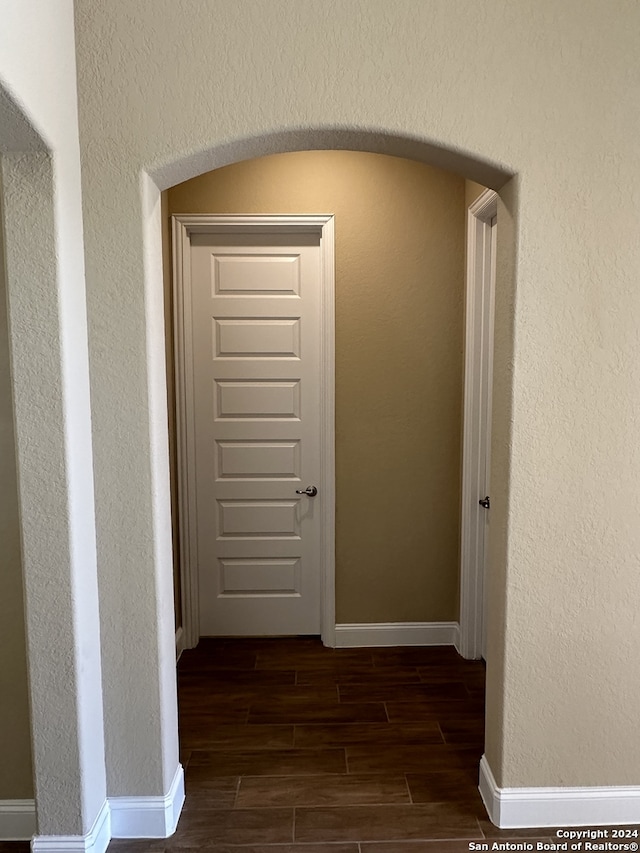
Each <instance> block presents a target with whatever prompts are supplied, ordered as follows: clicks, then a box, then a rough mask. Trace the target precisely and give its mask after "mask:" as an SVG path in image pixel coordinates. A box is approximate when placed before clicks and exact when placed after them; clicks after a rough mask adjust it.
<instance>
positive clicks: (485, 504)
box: [478, 495, 491, 509]
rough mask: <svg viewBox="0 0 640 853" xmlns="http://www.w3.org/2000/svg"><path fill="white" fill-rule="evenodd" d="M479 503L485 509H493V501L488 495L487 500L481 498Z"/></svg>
mask: <svg viewBox="0 0 640 853" xmlns="http://www.w3.org/2000/svg"><path fill="white" fill-rule="evenodd" d="M478 503H479V504H480V506H483V507H484V508H485V509H491V499H490V498H489V495H487V496H486V497H485V498H480V500H479V501H478Z"/></svg>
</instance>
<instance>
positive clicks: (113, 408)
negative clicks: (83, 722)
mask: <svg viewBox="0 0 640 853" xmlns="http://www.w3.org/2000/svg"><path fill="white" fill-rule="evenodd" d="M76 9H77V25H78V30H77V45H78V65H79V107H80V117H81V146H82V161H83V171H82V175H83V187H84V210H85V213H86V257H87V275H88V289H89V291H90V326H91V350H92V406H93V418H94V421H93V423H94V436H95V440H96V448H95V473H96V484H97V495H98V517H97V523H98V530H99V549H100V574H101V609H102V612H103V618H104V620H105V624H106V625H108V626H111V628H112V629H113V630H112V634H111V635H110V638H107V642H106V644H105V655H106V656H107V657H108V659H109V664H108V665H109V669H110V674H109V676H108V677H109V680H110V681H112V682H113V683H114V684H115V679H116V673H117V674H118V676H119V678H120V681H121V684H122V685H123V687H124V689H127V688H133V687H135V688H137V691H136V693H135V694H134V695H133V696H127V698H126V699H125V698H124V697H121V702H122V705H121V710H120V712H119V713H118V714H114V716H113V718H112V719H111V721H110V723H109V725H110V726H114V725H117V726H119V731H120V732H121V734H122V736H123V738H124V741H126V743H127V744H128V750H129V755H128V757H126V758H125V757H124V752H125V750H124V748H123V750H122V753H123V754H122V755H121V756H120V757H119V761H120V762H121V763H120V769H119V770H118V774H119V779H120V783H121V785H122V786H123V787H127V785H128V784H129V780H130V778H131V779H133V780H134V782H135V784H134V788H135V790H136V791H137V790H140V788H142V787H144V785H145V784H146V780H147V779H149V778H150V777H151V776H154V774H155V776H154V778H156V777H157V775H158V774H159V773H160V767H161V765H162V763H163V761H165V759H163V758H162V756H160V755H159V751H158V748H157V747H156V746H155V744H157V742H158V741H157V738H154V737H150V734H149V733H150V732H153V731H154V730H155V729H156V722H157V713H158V712H157V708H158V701H157V684H158V675H157V672H156V668H157V661H158V654H157V650H158V642H157V639H154V637H157V635H158V632H160V633H161V632H162V631H163V630H164V628H163V627H162V626H163V625H164V624H165V622H163V619H164V616H163V615H162V614H161V609H162V606H163V602H164V598H163V596H158V595H157V584H156V572H157V571H158V567H159V566H160V565H161V564H162V565H164V564H166V565H169V564H170V555H169V554H167V555H163V554H162V553H161V552H162V549H164V548H168V542H167V538H168V537H166V538H162V537H161V538H158V529H159V528H158V516H157V511H158V510H157V508H158V506H168V495H167V494H166V492H167V491H168V484H167V483H166V482H165V483H163V482H162V480H161V478H160V476H159V471H160V470H161V469H162V468H166V464H165V461H164V460H163V459H159V457H158V448H159V444H158V443H157V440H156V438H154V439H153V442H154V443H153V444H152V441H151V439H150V432H152V431H153V430H152V427H151V426H150V417H151V418H155V417H156V414H154V413H155V412H157V400H158V399H159V398H158V394H159V393H160V392H159V390H158V388H156V387H155V385H154V384H153V383H155V382H156V379H154V378H153V377H157V376H159V375H160V371H159V370H158V369H157V365H158V363H162V361H163V357H164V352H163V347H162V346H161V344H158V345H156V344H155V343H152V342H153V341H154V340H155V338H154V337H150V336H149V332H148V328H147V325H148V317H147V312H151V313H154V312H155V310H156V307H155V304H154V303H157V304H158V305H160V306H161V303H162V281H161V275H160V274H158V276H157V279H154V278H153V276H151V271H150V268H149V266H148V265H147V264H146V263H145V250H144V247H143V234H144V233H145V213H144V210H143V206H142V200H141V181H140V176H141V174H142V173H143V172H144V171H147V172H149V173H150V174H151V175H152V176H153V177H154V178H155V179H156V181H157V183H158V185H159V187H160V189H165V188H167V187H168V186H170V185H171V184H175V183H177V182H179V181H182V180H186V179H188V178H191V177H194V176H195V175H197V174H199V173H201V172H204V171H206V170H208V169H212V168H216V167H219V166H222V165H225V164H227V163H230V162H233V161H237V160H240V159H244V158H246V157H248V156H256V155H259V154H267V153H273V152H274V151H278V150H285V148H286V147H288V148H289V150H293V149H301V148H317V147H321V148H327V147H331V148H340V147H345V146H346V147H352V148H358V147H364V148H366V149H368V150H374V151H375V150H377V151H380V152H382V153H384V152H386V153H394V154H398V155H403V154H406V153H407V151H411V152H412V155H413V156H415V157H416V158H417V159H420V158H422V159H424V160H426V161H428V162H432V163H435V164H436V165H445V166H448V167H450V168H454V167H456V166H457V168H458V171H460V172H461V173H462V174H463V175H464V177H467V178H470V179H472V180H475V181H478V182H480V183H485V184H487V185H489V186H494V187H497V188H501V187H502V188H503V190H504V193H505V199H508V200H509V202H508V204H506V205H503V206H501V208H500V214H501V215H502V214H503V211H506V212H505V213H504V217H505V219H506V220H508V221H509V225H508V227H507V228H506V230H505V231H504V232H503V231H502V230H501V234H503V233H505V234H506V235H507V237H506V239H507V240H509V241H510V247H509V248H505V247H501V248H499V254H500V257H499V276H498V311H497V322H496V336H497V344H496V375H497V377H498V379H497V392H496V397H495V406H494V437H495V439H494V447H493V457H492V459H493V462H492V465H493V476H492V489H493V495H492V497H493V506H494V507H495V508H494V509H492V510H491V525H492V530H495V531H496V535H495V536H494V540H493V541H492V545H491V549H492V565H491V568H490V572H491V578H490V586H491V588H492V589H493V590H494V593H493V598H492V600H491V602H490V615H491V612H492V611H493V616H494V619H493V623H494V626H496V627H495V628H494V629H493V630H492V636H491V638H490V652H491V653H493V655H494V658H495V660H496V661H498V660H499V661H500V664H499V665H498V664H497V663H496V664H493V665H492V664H491V662H490V665H489V672H490V675H489V688H490V689H489V700H488V701H489V708H490V718H489V723H488V726H489V732H488V735H489V738H488V759H489V763H490V765H491V768H492V770H493V772H494V774H495V776H496V779H497V782H498V784H499V785H502V786H544V785H572V786H585V785H607V784H610V785H625V784H628V785H637V784H639V783H640V770H639V768H640V741H639V740H638V738H637V736H636V735H637V732H636V729H637V726H636V719H635V717H636V712H635V709H636V708H637V706H638V702H639V700H640V686H639V685H638V681H637V678H635V677H634V675H633V673H635V672H636V671H637V651H638V648H640V620H638V618H637V601H638V600H640V572H638V556H637V555H638V554H639V553H640V525H638V523H637V519H638V516H639V514H640V491H639V490H638V487H637V483H638V482H639V481H640V444H639V443H638V441H637V432H638V413H637V400H638V398H639V396H640V341H639V339H638V331H637V317H638V314H639V312H640V290H639V289H638V287H637V281H638V277H639V275H640V241H638V239H637V222H638V221H639V220H640V169H639V168H637V166H638V160H639V153H638V139H640V126H639V125H640V115H639V113H638V110H637V102H638V94H639V89H640V66H639V65H638V63H637V34H638V29H639V27H640V8H639V7H638V4H637V3H635V2H632V0H612V2H610V3H606V4H605V3H602V2H596V0H566V2H563V3H560V4H559V3H557V2H556V0H536V2H533V0H524V2H518V3H507V2H505V0H486V2H483V3H469V2H465V0H433V2H430V3H424V2H422V0H402V2H399V3H394V4H389V3H388V2H386V0H368V2H366V3H363V2H357V0H351V1H350V2H344V0H326V2H324V3H321V4H319V3H316V2H312V0H271V2H269V3H268V4H265V3H260V2H252V0H247V2H244V3H241V4H239V3H237V2H236V0H154V2H153V3H150V2H145V0H112V2H109V3H104V2H101V0H78V2H77V3H76ZM605 71H606V73H605ZM402 140H404V141H402ZM447 151H449V152H451V154H450V155H447V153H446V152H447ZM515 174H517V175H518V178H517V195H516V193H515V188H516V187H515V185H514V184H511V185H510V186H506V187H505V186H504V182H505V181H506V179H507V177H508V176H509V175H515ZM147 233H150V232H147ZM157 242H158V253H160V245H159V243H160V241H159V238H158V240H157ZM150 276H151V277H150ZM154 316H155V314H154ZM154 322H155V320H154ZM153 334H154V335H155V332H154V333H153ZM158 381H159V380H158ZM163 428H164V429H165V431H166V418H165V419H164V420H163V421H162V422H161V423H160V422H159V423H156V424H155V425H154V426H153V429H157V435H160V433H161V430H162V429H163ZM156 466H158V467H156ZM169 524H170V521H169V515H168V511H167V516H166V518H165V519H164V526H165V527H166V528H167V529H168V527H169ZM154 537H156V538H155V540H154ZM496 584H497V586H496ZM496 589H498V592H496V591H495V590H496ZM501 605H504V606H501ZM166 606H167V607H170V604H167V605H166ZM171 622H172V620H171V614H170V613H169V615H168V617H167V621H166V624H167V626H168V627H167V629H166V630H167V631H171V630H172V624H171ZM161 666H162V667H163V668H165V670H166V673H168V672H169V668H170V666H171V661H170V660H169V661H166V660H161ZM492 667H493V668H492ZM167 677H168V676H167ZM114 699H115V694H114ZM500 722H501V723H502V724H501V726H499V725H498V723H500ZM111 736H112V737H115V735H113V734H112V735H111ZM151 741H153V743H151ZM123 793H124V791H123ZM132 793H134V791H132Z"/></svg>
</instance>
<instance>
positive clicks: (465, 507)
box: [458, 190, 498, 658]
mask: <svg viewBox="0 0 640 853" xmlns="http://www.w3.org/2000/svg"><path fill="white" fill-rule="evenodd" d="M497 208H498V195H497V193H495V192H494V191H493V190H485V192H483V193H482V194H481V195H480V196H479V197H478V198H477V199H476V201H475V202H474V203H473V204H472V205H471V206H470V207H469V209H468V211H467V275H466V312H465V314H466V330H465V371H464V375H465V379H464V416H463V417H464V424H463V450H462V519H461V530H462V542H461V548H460V640H459V646H458V651H459V652H460V654H461V655H462V656H463V657H465V658H480V657H481V656H482V655H483V651H484V643H483V635H484V574H485V566H484V563H485V559H484V553H485V529H486V522H487V518H486V513H487V511H488V510H486V509H483V508H482V507H481V506H480V505H479V504H478V501H479V499H480V498H482V497H484V492H483V490H484V489H485V488H486V487H487V479H486V471H487V467H488V463H489V446H490V434H491V388H492V379H493V317H494V275H493V272H494V264H495V257H494V255H495V248H494V245H495V243H494V241H493V240H492V229H491V221H492V220H493V218H494V217H495V216H496V214H497ZM489 511H490V510H489Z"/></svg>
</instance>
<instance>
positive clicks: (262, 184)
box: [168, 151, 464, 623]
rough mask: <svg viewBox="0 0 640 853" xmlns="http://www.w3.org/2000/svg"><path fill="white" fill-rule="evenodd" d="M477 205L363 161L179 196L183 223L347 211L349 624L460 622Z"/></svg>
mask: <svg viewBox="0 0 640 853" xmlns="http://www.w3.org/2000/svg"><path fill="white" fill-rule="evenodd" d="M463 200H464V181H463V180H462V179H461V178H459V177H457V176H456V175H452V174H450V173H448V172H441V171H439V170H437V169H431V168H429V167H428V166H424V165H422V164H419V163H416V162H414V161H410V160H401V159H398V158H395V157H381V156H380V155H375V154H362V153H357V152H351V151H306V152H298V153H294V154H282V155H278V156H274V157H268V158H261V159H259V160H250V161H245V162H243V163H240V164H238V165H235V166H228V167H227V168H225V169H221V170H218V171H215V172H210V173H208V174H206V175H202V176H201V177H199V178H195V179H194V180H192V181H188V182H187V183H185V184H180V185H179V186H177V187H175V188H174V189H172V190H170V191H169V193H168V208H169V212H170V213H283V212H287V213H301V214H302V213H323V212H324V213H333V214H335V217H336V219H335V222H336V490H337V491H336V507H337V510H336V614H337V615H336V619H337V621H338V622H339V623H343V622H412V621H413V622H446V621H449V620H451V619H452V618H453V617H454V613H455V608H456V601H455V596H456V589H457V575H458V543H459V538H460V533H459V500H460V490H459V486H460V431H461V409H460V406H461V399H462V292H463V284H464V266H463V264H464V201H463ZM425 483H429V488H428V489H425Z"/></svg>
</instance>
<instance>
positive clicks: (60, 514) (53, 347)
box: [2, 153, 109, 849]
mask: <svg viewBox="0 0 640 853" xmlns="http://www.w3.org/2000/svg"><path fill="white" fill-rule="evenodd" d="M2 182H3V187H4V229H5V250H6V279H7V292H8V305H9V334H10V343H11V360H12V378H13V394H14V404H15V426H16V450H17V468H18V484H19V497H20V515H21V528H22V552H23V566H24V587H25V604H26V632H27V650H28V659H29V689H30V698H31V713H32V730H33V760H34V783H35V794H36V808H37V819H38V838H37V839H36V842H35V846H34V849H45V848H46V843H47V836H74V837H77V836H85V837H86V836H90V838H91V839H98V840H99V839H102V840H103V841H104V839H105V838H106V841H107V842H108V833H109V819H108V809H107V806H106V786H105V767H104V738H103V721H102V688H101V666H100V645H99V629H98V624H99V623H98V595H97V579H96V556H95V528H94V509H93V477H92V459H91V433H90V413H89V383H88V361H87V343H86V317H85V301H84V278H83V268H82V252H81V249H80V251H78V246H80V247H81V246H82V223H81V216H80V203H79V198H80V195H79V174H78V169H77V161H76V163H75V164H74V163H72V162H71V161H70V160H64V159H63V158H60V159H58V160H56V161H55V162H52V160H51V159H50V158H49V156H48V155H47V154H45V153H34V154H29V155H23V154H8V155H6V156H4V157H3V159H2ZM38 845H40V846H38ZM105 846H106V844H105Z"/></svg>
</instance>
